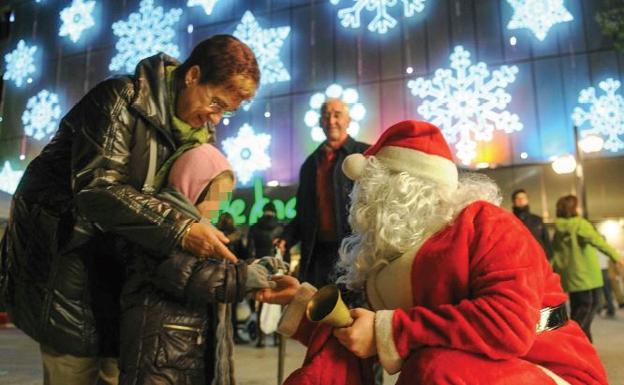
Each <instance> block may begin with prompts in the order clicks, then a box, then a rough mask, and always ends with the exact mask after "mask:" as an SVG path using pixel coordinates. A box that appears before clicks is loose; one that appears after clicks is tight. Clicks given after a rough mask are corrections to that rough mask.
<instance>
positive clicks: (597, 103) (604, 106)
mask: <svg viewBox="0 0 624 385" xmlns="http://www.w3.org/2000/svg"><path fill="white" fill-rule="evenodd" d="M620 86H621V83H620V82H619V81H618V80H615V79H612V78H608V79H606V80H604V81H601V82H600V83H598V87H600V88H601V89H602V90H603V91H604V92H605V95H602V96H600V97H596V89H595V88H594V87H588V88H585V89H584V90H581V92H580V93H579V98H578V102H579V103H582V104H588V108H589V109H588V110H584V109H582V108H581V107H576V108H575V109H574V112H573V113H572V120H573V121H574V124H575V125H576V126H578V127H579V128H582V126H583V125H584V124H587V126H589V127H587V129H585V130H583V131H584V132H583V133H584V134H597V135H602V136H606V137H607V140H606V142H605V143H604V148H605V149H606V150H610V151H613V152H615V151H618V150H620V149H622V148H624V142H623V141H622V139H620V138H619V136H620V135H623V134H624V98H623V97H622V95H619V94H616V91H617V90H618V89H619V88H620Z"/></svg>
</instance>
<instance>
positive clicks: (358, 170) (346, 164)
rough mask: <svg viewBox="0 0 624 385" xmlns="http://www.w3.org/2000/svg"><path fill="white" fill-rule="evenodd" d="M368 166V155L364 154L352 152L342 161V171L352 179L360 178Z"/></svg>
mask: <svg viewBox="0 0 624 385" xmlns="http://www.w3.org/2000/svg"><path fill="white" fill-rule="evenodd" d="M364 168H366V157H365V156H364V155H362V154H351V155H349V156H347V157H346V158H345V160H344V161H343V162H342V172H344V173H345V175H346V176H347V178H349V179H351V180H358V179H360V177H361V176H362V173H363V172H364Z"/></svg>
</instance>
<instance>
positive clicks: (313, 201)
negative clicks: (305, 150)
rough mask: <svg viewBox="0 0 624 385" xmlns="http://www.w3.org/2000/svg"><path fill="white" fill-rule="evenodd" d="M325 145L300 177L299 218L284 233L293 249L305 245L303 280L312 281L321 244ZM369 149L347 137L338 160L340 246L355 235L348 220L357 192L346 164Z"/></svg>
mask: <svg viewBox="0 0 624 385" xmlns="http://www.w3.org/2000/svg"><path fill="white" fill-rule="evenodd" d="M324 145H325V144H321V145H320V146H319V147H318V148H317V149H316V150H314V152H313V153H312V154H310V156H308V158H307V159H306V160H305V161H304V162H303V165H302V166H301V170H300V173H299V187H298V189H297V205H296V210H297V216H296V217H295V218H294V219H293V220H292V221H290V223H289V224H288V226H286V229H285V230H284V236H283V238H284V239H286V241H287V244H288V246H292V245H294V244H296V243H297V242H299V241H301V262H300V267H299V278H300V279H303V280H305V279H308V274H309V272H310V271H311V264H312V261H311V259H312V252H313V250H314V245H315V244H316V241H317V233H318V229H319V221H318V218H319V214H318V210H319V208H318V205H317V196H316V194H317V191H316V170H317V167H318V164H319V162H320V159H321V156H323V153H322V151H323V149H322V147H323V146H324ZM368 147H369V145H368V144H366V143H362V142H358V141H356V140H354V139H353V138H351V137H350V136H349V137H347V140H346V142H345V143H344V144H343V145H342V147H340V149H338V150H337V153H336V159H335V162H334V165H333V168H332V173H333V174H332V176H333V182H334V208H335V213H334V214H335V216H336V218H335V220H336V232H337V234H336V240H337V241H338V242H340V241H341V240H342V239H343V238H344V237H346V236H348V235H349V234H351V228H350V226H349V222H348V218H349V211H348V204H349V194H350V193H351V189H352V188H353V181H351V180H350V179H349V178H347V176H346V175H345V174H344V173H343V172H342V162H343V161H344V159H345V158H346V157H347V156H348V155H351V154H355V153H363V152H364V151H366V149H368Z"/></svg>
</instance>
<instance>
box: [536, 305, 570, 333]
mask: <svg viewBox="0 0 624 385" xmlns="http://www.w3.org/2000/svg"><path fill="white" fill-rule="evenodd" d="M566 322H568V312H567V311H566V307H565V303H562V304H561V305H559V306H555V307H546V308H543V309H542V310H540V319H539V321H538V322H537V325H536V327H535V331H536V332H537V333H538V334H539V333H542V332H545V331H549V330H555V329H558V328H560V327H562V326H563V325H565V323H566Z"/></svg>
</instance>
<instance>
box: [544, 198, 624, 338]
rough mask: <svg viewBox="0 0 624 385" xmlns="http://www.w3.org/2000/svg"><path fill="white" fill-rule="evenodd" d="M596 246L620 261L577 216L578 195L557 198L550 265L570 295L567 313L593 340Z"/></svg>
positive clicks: (599, 286)
mask: <svg viewBox="0 0 624 385" xmlns="http://www.w3.org/2000/svg"><path fill="white" fill-rule="evenodd" d="M596 249H599V250H601V251H602V252H603V253H605V254H607V255H608V256H609V258H611V259H612V260H613V261H614V262H617V263H619V264H621V263H622V260H621V258H620V256H619V254H618V252H617V251H616V250H615V249H614V248H613V247H611V246H610V245H609V244H607V242H606V241H605V240H604V239H603V238H602V236H601V235H600V234H599V233H598V231H596V229H595V228H594V226H593V225H592V224H591V223H590V222H589V221H588V220H586V219H584V218H582V217H580V216H579V210H578V199H577V198H576V197H575V196H574V195H567V196H564V197H562V198H559V200H558V201H557V219H555V236H554V238H553V268H554V269H555V271H556V272H557V273H559V275H560V276H561V285H562V286H563V289H564V290H565V291H566V292H568V293H569V295H570V313H571V315H570V317H571V318H572V319H573V320H575V321H576V322H578V323H579V325H581V328H583V331H584V332H585V334H586V335H587V337H588V338H589V340H590V341H591V340H592V336H591V323H592V320H593V319H594V316H595V314H596V312H597V311H598V309H600V303H601V301H600V297H601V291H602V286H603V284H604V282H603V279H602V272H601V270H600V263H599V261H598V256H597V255H596Z"/></svg>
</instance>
